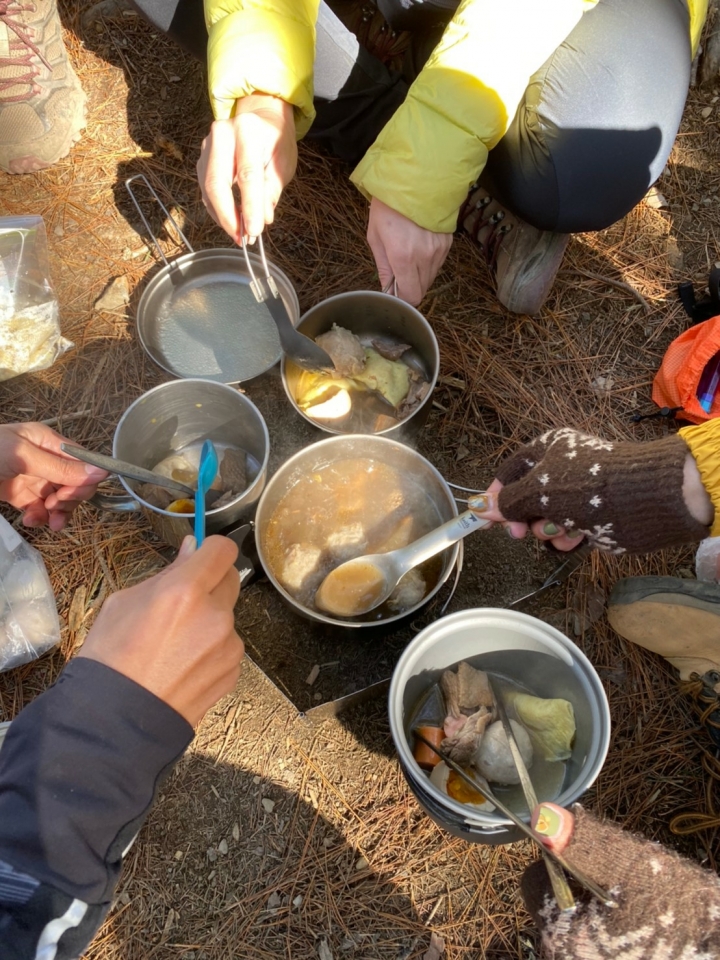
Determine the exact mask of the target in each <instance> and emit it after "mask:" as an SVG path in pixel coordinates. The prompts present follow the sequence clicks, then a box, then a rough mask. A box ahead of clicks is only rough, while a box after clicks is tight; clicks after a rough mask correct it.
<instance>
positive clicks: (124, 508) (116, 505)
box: [89, 490, 141, 513]
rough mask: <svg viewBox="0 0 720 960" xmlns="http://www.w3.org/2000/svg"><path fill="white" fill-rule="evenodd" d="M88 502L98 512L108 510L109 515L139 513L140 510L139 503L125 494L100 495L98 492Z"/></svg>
mask: <svg viewBox="0 0 720 960" xmlns="http://www.w3.org/2000/svg"><path fill="white" fill-rule="evenodd" d="M89 502H90V503H91V504H92V505H93V506H94V507H97V508H98V509H99V510H109V511H110V512H111V513H139V512H140V510H141V506H140V502H139V501H138V500H135V499H134V497H129V496H127V494H112V493H101V492H100V491H99V490H98V491H97V492H96V493H94V494H93V495H92V497H90V501H89Z"/></svg>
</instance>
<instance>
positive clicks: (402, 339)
mask: <svg viewBox="0 0 720 960" xmlns="http://www.w3.org/2000/svg"><path fill="white" fill-rule="evenodd" d="M334 323H337V324H338V326H340V327H344V328H345V329H346V330H350V331H351V332H352V333H354V334H355V335H356V336H358V337H360V338H361V339H362V340H365V339H367V338H368V337H382V336H385V337H391V338H392V339H393V340H397V342H398V343H409V344H410V346H411V348H412V349H411V350H409V351H407V353H405V354H404V355H403V360H405V361H406V362H408V363H409V364H410V365H411V366H414V367H416V369H417V370H418V371H419V372H422V374H423V375H424V376H425V378H426V379H427V380H428V381H429V383H430V390H429V391H428V394H427V396H426V397H425V399H424V400H423V402H422V403H421V404H420V405H419V406H418V408H417V409H416V410H415V411H414V412H413V413H412V415H411V416H409V417H408V418H407V419H405V420H403V421H402V423H399V424H397V425H396V426H392V427H390V428H387V429H380V430H377V431H373V435H375V436H384V437H390V438H391V439H394V440H400V439H403V440H409V439H411V438H412V437H413V436H415V435H416V434H417V432H418V430H419V429H420V427H421V426H422V425H423V424H424V423H425V420H426V419H427V416H428V414H429V413H430V403H431V397H432V392H433V390H434V389H435V384H436V383H437V378H438V374H439V372H440V348H439V347H438V342H437V338H436V337H435V334H434V333H433V329H432V327H431V326H430V324H429V323H428V322H427V320H426V319H425V317H424V316H423V315H422V314H421V313H420V312H419V311H418V310H416V309H415V307H411V306H410V304H409V303H405V301H404V300H400V299H399V298H398V297H394V296H392V295H391V294H389V293H385V292H383V293H379V292H377V291H372V290H353V291H351V292H350V293H340V294H338V295H337V296H335V297H330V298H329V299H327V300H323V301H322V302H321V303H318V304H317V306H315V307H313V308H312V309H311V310H308V312H307V313H306V314H304V315H303V316H302V317H301V318H300V322H299V323H298V324H297V328H298V330H300V331H301V332H302V333H304V334H305V335H306V336H308V337H312V338H313V339H314V338H315V337H317V336H319V335H320V334H321V333H325V332H326V331H328V330H330V328H331V327H332V325H333V324H334ZM280 369H281V373H282V381H283V386H284V387H285V393H286V394H287V396H288V400H289V401H290V403H291V404H292V405H293V406H294V407H295V409H296V410H297V412H298V413H299V414H300V416H301V417H303V419H305V420H307V422H308V423H311V424H312V425H313V426H314V427H317V429H318V430H320V431H321V432H322V433H330V434H344V433H347V431H346V430H343V429H342V428H337V427H333V426H331V425H330V424H328V423H327V422H320V421H318V420H313V419H311V418H310V417H308V416H307V414H306V413H304V412H303V411H302V410H301V409H300V407H299V405H298V402H297V386H298V380H299V378H300V374H301V371H300V370H299V368H298V367H296V366H295V365H294V364H292V363H289V362H288V361H287V360H286V359H285V358H284V357H283V360H282V364H281V368H280Z"/></svg>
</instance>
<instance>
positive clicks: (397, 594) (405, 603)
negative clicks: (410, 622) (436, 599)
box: [388, 569, 427, 613]
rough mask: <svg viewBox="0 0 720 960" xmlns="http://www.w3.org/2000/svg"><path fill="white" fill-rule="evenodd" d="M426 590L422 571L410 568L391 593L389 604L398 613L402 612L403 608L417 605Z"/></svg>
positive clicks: (407, 608)
mask: <svg viewBox="0 0 720 960" xmlns="http://www.w3.org/2000/svg"><path fill="white" fill-rule="evenodd" d="M426 591H427V584H426V583H425V578H424V577H423V575H422V574H421V573H420V571H419V570H417V569H415V570H408V572H407V573H406V574H405V576H404V577H402V578H401V579H400V580H399V581H398V585H397V586H396V587H395V589H394V590H393V592H392V593H391V594H390V598H389V599H388V606H389V607H390V609H391V610H395V612H396V613H402V612H403V610H409V609H410V608H411V607H416V606H417V605H418V604H419V603H420V601H421V600H422V598H423V597H424V596H425V593H426Z"/></svg>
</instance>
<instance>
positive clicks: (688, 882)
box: [522, 806, 720, 960]
mask: <svg viewBox="0 0 720 960" xmlns="http://www.w3.org/2000/svg"><path fill="white" fill-rule="evenodd" d="M573 813H574V814H575V830H574V833H573V838H572V841H571V843H570V845H569V846H568V847H567V848H566V850H565V852H564V856H565V857H566V859H567V860H568V861H569V862H570V863H572V864H573V865H575V866H577V867H578V868H579V869H580V870H581V871H583V872H584V873H586V874H587V875H588V876H590V877H591V878H592V879H593V880H595V881H596V882H597V883H599V884H600V885H601V886H602V887H604V888H605V889H607V890H609V891H610V892H611V893H612V894H613V896H614V897H615V899H616V900H617V902H618V904H619V906H618V908H617V909H615V910H612V909H609V908H606V907H603V906H602V905H601V904H600V903H599V902H597V901H595V900H588V899H583V901H582V903H581V904H580V905H579V907H578V910H577V913H576V914H575V915H574V916H573V917H571V918H564V917H561V916H560V915H559V912H558V910H557V907H556V905H555V903H554V901H553V899H552V893H551V890H550V888H549V886H548V885H547V881H546V874H545V871H544V867H543V865H542V864H536V865H533V867H532V868H530V869H529V870H528V871H527V872H526V874H525V876H524V877H523V882H522V891H523V898H524V899H525V902H526V905H527V907H528V910H529V911H530V913H531V914H532V915H533V919H534V920H535V922H536V923H537V925H538V926H539V927H540V929H541V931H542V937H543V945H544V948H545V953H546V956H547V957H563V958H566V960H582V958H584V957H590V956H593V957H595V956H597V957H606V956H607V957H609V956H611V955H615V954H610V953H607V946H608V944H611V943H612V944H615V945H616V946H617V947H619V945H620V944H625V945H628V946H630V945H632V947H633V949H634V950H635V951H636V952H634V953H633V956H634V957H638V958H641V960H644V958H650V957H654V956H659V955H660V953H661V952H662V949H664V950H665V951H666V952H667V956H673V957H676V956H678V957H679V956H695V955H696V954H695V953H694V952H692V951H693V950H697V956H717V955H718V950H719V949H720V931H718V925H717V922H716V921H715V920H713V917H716V916H718V915H720V882H719V881H718V878H717V876H715V874H713V873H711V872H710V871H708V870H704V869H702V867H700V866H698V864H695V863H691V862H690V861H689V860H686V859H684V858H683V857H680V856H678V854H676V853H674V852H672V851H670V850H668V849H667V848H665V847H663V846H661V845H660V844H658V843H652V842H651V841H649V840H645V839H644V838H642V837H636V836H634V835H633V834H631V833H629V832H627V831H626V830H623V829H622V828H621V827H620V826H619V825H618V824H616V823H612V822H602V821H600V820H598V819H596V818H595V817H593V816H592V815H591V814H589V813H587V812H586V811H584V810H582V808H580V807H579V806H577V807H575V808H574V810H573ZM661 948H662V949H661ZM654 950H657V951H658V952H657V953H654V952H653V951H654ZM684 950H686V951H687V953H683V951H684ZM664 955H666V954H665V953H663V956H664Z"/></svg>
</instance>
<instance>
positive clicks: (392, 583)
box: [315, 510, 492, 617]
mask: <svg viewBox="0 0 720 960" xmlns="http://www.w3.org/2000/svg"><path fill="white" fill-rule="evenodd" d="M491 523H492V521H490V520H481V519H480V518H479V517H478V516H476V515H475V514H474V513H473V512H472V510H466V511H465V512H464V513H461V514H460V516H459V517H454V518H453V519H452V520H449V521H448V522H447V523H444V524H443V525H442V526H441V527H437V528H436V529H435V530H431V531H430V533H426V534H425V536H424V537H420V539H419V540H415V542H414V543H410V544H408V545H407V547H401V548H400V549H399V550H391V551H390V552H389V553H372V554H369V555H368V556H366V557H356V559H355V560H348V561H347V562H346V563H341V564H340V566H339V567H336V568H335V569H334V570H332V571H331V572H330V573H329V574H328V575H327V576H326V577H325V579H324V580H323V582H322V583H321V584H320V586H319V588H318V591H317V593H316V594H315V603H316V604H317V606H318V607H319V608H320V609H321V610H325V611H326V612H327V613H332V614H334V615H335V616H338V617H355V616H359V615H360V614H361V613H367V612H368V611H369V610H374V609H375V607H379V606H380V604H381V603H384V602H385V600H387V598H388V597H389V596H390V594H391V593H392V592H393V590H394V589H395V587H396V586H397V583H398V580H400V578H401V577H404V576H405V574H406V573H407V572H408V570H412V568H413V567H417V566H418V564H421V563H423V562H424V561H425V560H429V559H430V557H434V556H435V554H436V553H440V551H441V550H445V548H446V547H450V546H452V544H453V543H457V541H458V540H462V538H463V537H466V536H467V535H468V534H469V533H472V532H473V531H474V530H482V529H483V527H489V526H490V525H491Z"/></svg>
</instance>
